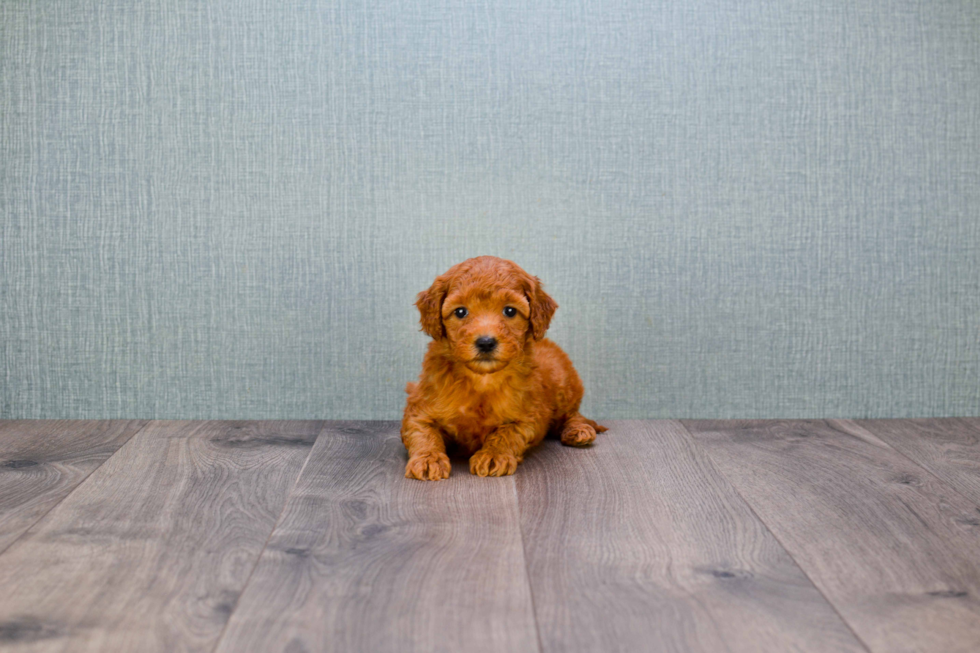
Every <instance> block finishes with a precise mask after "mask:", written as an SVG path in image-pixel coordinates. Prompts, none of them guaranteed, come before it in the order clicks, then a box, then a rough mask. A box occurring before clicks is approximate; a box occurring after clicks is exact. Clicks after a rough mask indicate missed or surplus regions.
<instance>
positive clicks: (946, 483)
mask: <svg viewBox="0 0 980 653" xmlns="http://www.w3.org/2000/svg"><path fill="white" fill-rule="evenodd" d="M827 421H838V422H846V423H848V424H851V425H854V426H856V427H858V428H859V429H862V430H865V431H867V432H868V433H870V434H871V435H873V436H874V437H875V438H876V439H877V440H879V441H880V442H881V443H882V444H884V445H885V446H886V447H888V448H889V449H891V450H892V451H894V452H895V453H897V454H898V455H899V456H901V457H902V458H904V459H905V460H907V461H909V462H910V463H912V465H914V466H915V467H918V468H919V469H921V470H922V471H924V472H925V473H926V474H928V475H929V476H931V477H933V478H934V479H935V480H936V481H938V482H939V484H940V485H942V486H943V487H944V488H946V489H947V490H949V491H950V492H953V493H954V494H955V495H956V496H958V497H960V498H962V499H963V500H964V501H966V502H967V503H970V504H976V501H974V500H973V499H971V498H970V497H968V496H966V495H965V494H963V493H962V492H961V491H960V490H959V489H958V488H957V487H956V486H955V485H953V484H952V483H950V482H949V481H947V480H945V479H944V478H942V477H941V476H939V474H937V473H936V472H934V471H932V469H931V468H930V467H928V466H927V465H926V464H925V463H923V462H921V461H919V460H915V459H914V458H912V456H910V455H908V454H907V453H905V452H904V451H902V450H901V449H898V448H897V447H895V446H894V445H893V444H892V443H891V442H889V441H888V440H886V439H885V438H884V437H883V436H881V435H880V434H879V433H877V432H876V431H872V430H871V429H869V428H868V427H866V426H864V425H863V424H859V423H858V422H857V420H853V419H841V420H827ZM863 421H866V422H873V421H875V420H863ZM903 421H904V420H903ZM831 428H833V426H831ZM848 435H850V434H848ZM852 437H853V436H852Z"/></svg>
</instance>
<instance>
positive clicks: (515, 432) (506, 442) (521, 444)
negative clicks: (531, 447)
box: [470, 423, 534, 476]
mask: <svg viewBox="0 0 980 653" xmlns="http://www.w3.org/2000/svg"><path fill="white" fill-rule="evenodd" d="M533 436H534V427H533V426H532V425H530V424H519V423H512V424H503V425H501V426H498V427H497V428H496V429H495V430H494V431H493V432H492V433H490V435H488V436H487V439H486V440H485V441H484V442H483V447H482V448H481V449H480V450H479V451H477V452H476V453H475V454H473V455H472V456H471V457H470V473H471V474H476V475H477V476H510V475H511V474H513V473H514V472H516V471H517V463H519V462H521V461H522V460H524V452H525V451H527V447H528V443H529V442H531V440H532V438H533Z"/></svg>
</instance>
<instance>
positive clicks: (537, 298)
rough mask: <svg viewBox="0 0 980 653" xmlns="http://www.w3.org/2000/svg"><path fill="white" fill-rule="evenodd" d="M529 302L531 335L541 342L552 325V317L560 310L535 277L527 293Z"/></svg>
mask: <svg viewBox="0 0 980 653" xmlns="http://www.w3.org/2000/svg"><path fill="white" fill-rule="evenodd" d="M527 301H528V303H529V304H530V305H531V333H532V334H533V335H534V339H535V340H541V338H544V333H545V331H547V330H548V325H549V324H551V317H552V316H553V315H554V314H555V311H556V310H557V309H558V303H557V302H556V301H555V300H553V299H552V298H551V296H550V295H549V294H548V293H546V292H545V291H544V289H542V288H541V279H538V278H537V277H534V281H533V283H532V284H531V287H530V289H529V290H528V291H527Z"/></svg>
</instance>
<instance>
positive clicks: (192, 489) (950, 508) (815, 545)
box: [0, 418, 980, 653]
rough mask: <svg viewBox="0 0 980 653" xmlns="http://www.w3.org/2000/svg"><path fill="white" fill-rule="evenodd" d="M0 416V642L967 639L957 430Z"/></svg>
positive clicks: (968, 544)
mask: <svg viewBox="0 0 980 653" xmlns="http://www.w3.org/2000/svg"><path fill="white" fill-rule="evenodd" d="M604 423H605V424H606V425H607V426H609V427H610V429H611V430H610V431H609V432H608V433H605V434H601V435H600V436H599V438H598V439H597V441H596V444H595V445H594V446H592V447H590V448H587V449H571V448H566V447H562V446H561V445H560V444H559V443H557V442H554V441H547V442H545V443H544V444H543V445H542V446H540V447H538V448H537V449H535V450H534V451H533V452H531V453H530V454H529V455H528V457H527V459H526V460H525V462H524V463H523V464H522V465H521V466H520V467H519V469H518V471H517V474H516V475H515V476H511V477H505V478H496V479H484V478H477V477H474V476H471V475H470V474H469V473H468V469H467V465H466V463H465V461H456V462H454V466H453V474H452V476H451V478H450V479H449V480H448V481H442V482H436V483H426V482H421V481H413V480H407V479H405V478H404V477H403V474H404V464H405V453H404V449H403V447H402V445H401V442H400V439H399V436H398V423H397V422H171V421H151V422H138V421H128V422H127V421H107V422H92V421H78V422H48V421H8V422H0V651H140V652H142V651H168V652H170V651H222V652H225V653H230V652H237V651H288V652H290V653H299V652H302V651H310V652H313V651H491V650H492V651H514V652H522V651H540V652H542V653H544V652H549V653H550V652H557V651H730V652H733V653H734V652H737V651H780V652H782V651H872V652H881V653H885V652H886V651H887V652H890V651H944V652H945V651H977V650H980V419H964V418H957V419H929V420H871V421H849V420H803V421H775V420H772V421H681V422H678V421H669V420H662V421H618V422H617V421H607V422H604Z"/></svg>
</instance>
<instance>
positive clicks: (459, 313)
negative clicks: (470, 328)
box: [453, 306, 466, 317]
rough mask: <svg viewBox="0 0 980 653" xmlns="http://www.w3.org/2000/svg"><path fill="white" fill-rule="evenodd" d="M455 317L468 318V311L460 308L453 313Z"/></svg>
mask: <svg viewBox="0 0 980 653" xmlns="http://www.w3.org/2000/svg"><path fill="white" fill-rule="evenodd" d="M453 315H455V316H456V317H466V309H465V308H463V307H462V306H460V307H459V308H457V309H456V310H455V311H453Z"/></svg>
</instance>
